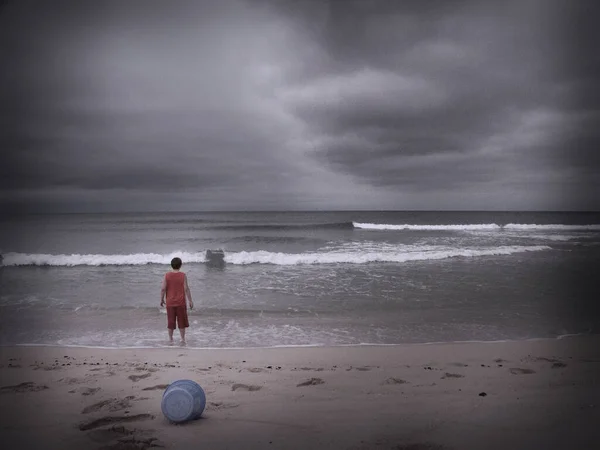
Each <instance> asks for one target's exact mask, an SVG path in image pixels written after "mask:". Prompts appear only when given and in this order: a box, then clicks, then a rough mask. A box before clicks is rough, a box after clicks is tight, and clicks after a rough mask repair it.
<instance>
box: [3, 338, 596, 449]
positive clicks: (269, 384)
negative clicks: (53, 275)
mask: <svg viewBox="0 0 600 450" xmlns="http://www.w3.org/2000/svg"><path fill="white" fill-rule="evenodd" d="M0 373H1V382H0V402H1V409H0V410H1V421H0V429H1V442H3V448H12V447H10V446H7V447H5V446H4V445H5V444H9V443H10V444H12V445H17V444H18V448H26V449H29V448H43V449H147V448H169V449H217V450H218V449H263V448H264V449H348V450H360V449H396V450H442V449H444V450H450V449H456V450H458V449H485V450H492V449H503V450H504V449H510V450H516V449H571V448H573V449H592V448H594V449H597V448H600V444H599V443H600V377H599V375H600V336H585V337H567V338H563V339H558V340H532V341H521V342H498V343H452V344H429V345H401V346H369V347H366V346H363V347H360V346H359V347H323V348H321V347H318V348H307V347H305V348H302V347H301V348H274V349H244V350H237V349H230V350H218V349H217V350H215V349H207V350H197V349H196V350H194V349H187V348H183V347H179V346H174V347H172V348H166V349H120V350H109V349H89V348H59V347H4V348H1V355H0ZM181 378H188V379H193V380H195V381H196V382H198V383H199V384H200V385H201V386H202V387H203V388H204V390H205V392H206V396H207V407H206V409H205V411H204V413H203V415H202V418H201V419H199V420H195V421H191V422H188V423H185V424H182V425H175V424H172V423H170V422H168V421H167V419H166V418H165V417H164V416H163V414H162V413H161V410H160V399H161V396H162V394H163V391H164V389H165V387H166V385H168V383H170V382H172V381H174V380H177V379H181Z"/></svg>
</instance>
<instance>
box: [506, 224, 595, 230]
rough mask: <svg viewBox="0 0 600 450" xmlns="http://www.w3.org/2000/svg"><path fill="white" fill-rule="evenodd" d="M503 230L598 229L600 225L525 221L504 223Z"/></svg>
mask: <svg viewBox="0 0 600 450" xmlns="http://www.w3.org/2000/svg"><path fill="white" fill-rule="evenodd" d="M504 229H505V230H557V231H562V230H582V231H584V230H587V231H597V230H600V225H598V224H594V225H563V224H544V225H540V224H527V223H508V224H506V225H504Z"/></svg>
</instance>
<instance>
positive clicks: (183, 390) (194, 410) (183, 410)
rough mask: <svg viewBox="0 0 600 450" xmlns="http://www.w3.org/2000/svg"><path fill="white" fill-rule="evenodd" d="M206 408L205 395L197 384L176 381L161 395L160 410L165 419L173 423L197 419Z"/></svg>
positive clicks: (188, 381) (187, 381)
mask: <svg viewBox="0 0 600 450" xmlns="http://www.w3.org/2000/svg"><path fill="white" fill-rule="evenodd" d="M205 406H206V395H205V394H204V390H203V389H202V387H200V385H199V384H198V383H196V382H195V381H192V380H177V381H174V382H173V383H171V384H170V385H169V386H168V387H167V388H166V389H165V392H164V393H163V396H162V400H161V402H160V408H161V409H162V412H163V414H164V415H165V417H166V418H167V419H169V420H170V421H171V422H174V423H182V422H187V421H188V420H194V419H199V418H200V416H201V415H202V412H203V411H204V408H205Z"/></svg>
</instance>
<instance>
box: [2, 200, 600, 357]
mask: <svg viewBox="0 0 600 450" xmlns="http://www.w3.org/2000/svg"><path fill="white" fill-rule="evenodd" d="M216 249H222V250H223V251H224V252H225V264H224V265H223V266H213V265H211V264H208V263H207V262H206V259H205V258H206V251H207V250H216ZM0 252H1V254H2V256H3V262H2V266H1V267H0V345H15V344H29V345H31V344H35V345H64V346H92V347H117V348H119V347H163V346H166V345H167V342H166V338H167V331H166V314H165V311H164V308H163V309H161V308H160V307H159V302H160V285H161V281H162V277H163V275H164V273H165V272H166V271H167V270H169V268H170V267H169V263H170V261H171V258H173V257H175V256H179V257H180V258H182V260H183V262H184V265H183V267H182V270H183V271H184V272H186V273H187V275H188V279H189V283H190V288H191V291H192V296H193V299H194V302H195V308H194V310H193V311H190V328H189V330H188V347H195V348H235V347H271V346H305V345H306V346H309V345H315V346H317V345H357V344H364V345H368V344H401V343H428V342H449V341H497V340H518V339H533V338H546V337H560V336H564V335H569V334H587V333H598V332H599V331H600V324H599V322H600V312H599V310H600V308H599V307H598V302H599V299H600V295H599V294H600V272H598V268H599V267H600V213H554V212H547V213H540V212H531V213H526V212H519V213H514V212H512V213H511V212H380V211H373V212H368V211H354V212H352V211H348V212H229V213H208V212H205V213H144V214H139V213H135V214H134V213H127V214H124V213H122V214H64V215H58V214H57V215H22V216H14V217H5V218H2V219H0ZM176 336H177V333H176Z"/></svg>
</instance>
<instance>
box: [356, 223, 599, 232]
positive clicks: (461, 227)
mask: <svg viewBox="0 0 600 450" xmlns="http://www.w3.org/2000/svg"><path fill="white" fill-rule="evenodd" d="M352 225H353V226H354V228H360V229H364V230H423V231H471V230H474V231H479V230H525V231H532V230H543V231H552V230H556V231H573V230H582V231H586V230H587V231H600V224H593V225H563V224H521V223H508V224H505V225H498V224H496V223H481V224H452V225H413V224H400V225H395V224H385V223H381V224H380V223H360V222H352Z"/></svg>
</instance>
